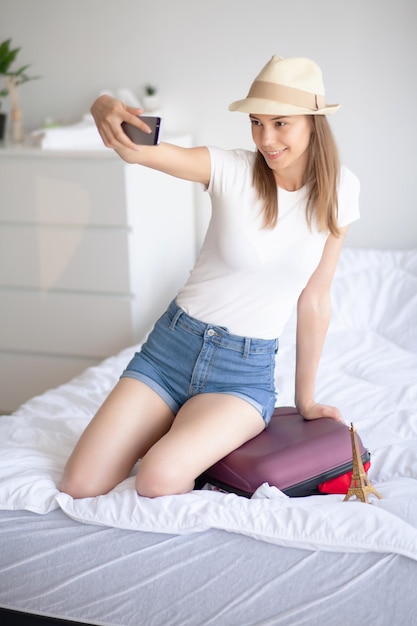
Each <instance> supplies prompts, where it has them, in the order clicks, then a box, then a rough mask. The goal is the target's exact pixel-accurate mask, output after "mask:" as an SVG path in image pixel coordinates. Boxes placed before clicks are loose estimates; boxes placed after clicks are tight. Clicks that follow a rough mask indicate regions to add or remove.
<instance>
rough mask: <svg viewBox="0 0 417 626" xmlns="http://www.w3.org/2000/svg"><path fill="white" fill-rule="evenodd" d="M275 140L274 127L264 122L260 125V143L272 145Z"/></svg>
mask: <svg viewBox="0 0 417 626" xmlns="http://www.w3.org/2000/svg"><path fill="white" fill-rule="evenodd" d="M275 140H276V132H275V129H274V128H273V127H271V126H269V125H268V124H265V125H264V126H263V127H262V132H261V144H262V145H263V146H268V147H269V146H273V145H274V144H275Z"/></svg>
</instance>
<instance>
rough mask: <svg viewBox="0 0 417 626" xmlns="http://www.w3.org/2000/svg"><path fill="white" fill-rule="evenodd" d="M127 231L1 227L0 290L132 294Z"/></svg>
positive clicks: (25, 226)
mask: <svg viewBox="0 0 417 626" xmlns="http://www.w3.org/2000/svg"><path fill="white" fill-rule="evenodd" d="M131 236H132V235H131V233H129V232H128V231H127V230H126V229H122V228H118V229H116V228H113V229H109V228H88V227H84V226H67V227H64V226H35V225H24V224H21V225H19V224H13V225H9V224H7V225H4V224H3V225H0V286H8V287H30V288H38V289H41V290H43V291H49V290H50V289H58V290H73V291H84V292H86V291H89V292H93V293H94V292H95V293H97V292H101V293H116V294H129V293H130V292H131V289H132V286H131V285H130V270H129V237H131Z"/></svg>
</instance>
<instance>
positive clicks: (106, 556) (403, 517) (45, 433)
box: [0, 249, 417, 626]
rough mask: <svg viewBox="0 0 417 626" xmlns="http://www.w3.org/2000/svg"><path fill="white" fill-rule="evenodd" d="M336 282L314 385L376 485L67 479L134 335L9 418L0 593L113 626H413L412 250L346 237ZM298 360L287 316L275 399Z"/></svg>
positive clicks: (416, 399) (282, 395)
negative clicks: (319, 492)
mask: <svg viewBox="0 0 417 626" xmlns="http://www.w3.org/2000/svg"><path fill="white" fill-rule="evenodd" d="M332 295H333V318H332V322H331V325H330V329H329V333H328V336H327V339H326V343H325V347H324V351H323V357H322V360H321V364H320V369H319V373H318V379H317V398H318V399H319V400H321V401H323V402H327V403H331V404H335V405H337V406H339V407H340V408H341V410H342V414H343V416H344V418H345V420H346V422H347V423H349V424H350V423H351V422H353V423H354V424H355V426H356V428H357V430H358V432H359V434H360V436H361V439H362V441H363V442H364V444H365V446H366V447H367V448H368V449H369V451H370V453H371V463H372V465H371V469H370V472H369V477H370V479H371V481H372V482H373V484H374V485H375V487H376V488H377V489H378V491H379V492H380V493H381V494H382V496H383V498H382V499H381V500H378V499H376V498H374V497H372V496H371V497H370V503H369V504H364V503H362V502H360V501H357V500H355V499H352V500H349V502H343V496H339V495H328V496H310V497H307V498H288V497H286V496H285V495H284V494H282V493H281V492H279V490H277V489H275V488H273V487H270V486H269V485H266V484H265V485H261V486H260V488H259V489H258V491H257V492H256V493H255V495H254V497H253V498H252V499H246V498H241V497H239V496H237V495H234V494H223V493H220V492H216V491H210V490H203V491H193V492H191V493H189V494H185V495H183V496H167V497H164V498H157V499H154V500H151V499H147V498H141V497H139V496H138V495H137V494H136V492H135V489H134V477H133V473H132V476H130V477H129V478H127V479H126V480H125V481H124V482H123V483H121V484H120V485H119V486H118V487H116V488H115V489H114V490H113V491H111V492H110V493H109V494H106V495H105V496H100V497H98V498H87V499H84V500H77V501H74V500H72V499H71V498H70V497H69V496H68V495H66V494H61V493H60V492H59V490H58V487H57V485H58V483H59V479H60V476H61V474H62V470H63V467H64V464H65V461H66V459H67V457H68V455H69V454H70V452H71V450H72V448H73V446H74V444H75V442H76V440H77V438H78V437H79V435H80V433H81V432H82V430H83V428H84V427H85V426H86V424H87V423H88V421H89V420H90V419H91V417H92V415H93V414H94V412H95V411H96V409H97V408H98V406H99V405H100V403H101V402H102V401H103V399H104V398H105V397H106V395H107V394H108V392H109V390H110V389H111V388H112V386H113V385H114V384H115V382H116V381H117V379H118V377H119V375H120V373H121V372H122V370H123V368H124V366H125V364H126V362H127V361H128V360H129V358H130V356H131V354H132V352H133V351H134V350H136V349H137V347H138V346H130V347H128V348H127V349H125V350H123V351H122V352H121V353H119V354H118V355H115V356H113V357H111V358H109V359H106V360H105V361H104V362H103V363H101V364H100V365H99V366H97V367H94V368H89V369H88V370H86V371H85V372H83V373H82V374H81V375H80V376H78V377H76V378H75V379H73V380H72V381H69V382H68V383H66V384H65V385H62V386H61V387H59V388H57V389H51V390H49V391H47V392H46V393H45V394H43V395H41V396H38V397H36V398H33V399H31V400H30V401H29V402H27V403H25V404H24V405H23V406H22V407H20V408H19V409H18V411H16V412H15V413H14V414H13V415H11V416H3V417H1V418H0V606H2V607H6V608H9V609H17V610H23V611H28V612H30V613H33V614H36V613H38V614H41V615H53V616H55V617H64V618H66V619H76V620H79V621H81V622H83V621H84V622H87V623H94V624H101V625H104V624H111V625H118V626H124V625H125V624H146V625H147V624H161V625H162V624H181V625H182V624H195V625H199V624H239V625H240V624H248V625H249V624H312V623H317V624H318V623H320V624H335V623H338V624H350V623H353V621H355V620H356V619H358V620H359V619H367V621H368V622H369V623H375V624H391V623H412V619H413V615H414V614H415V610H416V609H417V602H416V600H415V599H414V597H415V594H414V592H413V589H415V587H416V584H417V563H416V562H417V325H416V320H417V251H415V250H405V251H376V250H349V249H346V250H344V251H343V252H342V256H341V260H340V264H339V267H338V270H337V273H336V277H335V280H334V285H333V294H332ZM294 367H295V318H294V317H292V318H291V320H290V321H289V323H288V324H287V327H286V329H285V331H284V334H283V336H282V337H281V340H280V351H279V353H278V356H277V368H276V369H277V374H276V377H277V380H276V382H277V388H278V390H279V397H278V405H280V406H285V405H290V404H291V403H292V398H293V394H294V386H293V377H294ZM365 590H366V591H365ZM369 598H371V600H369ZM376 599H377V601H376ZM400 616H401V619H399V618H400ZM313 619H314V621H312V620H313ZM28 623H29V622H28Z"/></svg>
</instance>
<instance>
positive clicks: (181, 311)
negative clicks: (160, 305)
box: [169, 307, 184, 330]
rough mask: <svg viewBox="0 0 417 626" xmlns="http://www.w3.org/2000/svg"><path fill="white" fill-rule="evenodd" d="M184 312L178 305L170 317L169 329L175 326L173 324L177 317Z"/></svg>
mask: <svg viewBox="0 0 417 626" xmlns="http://www.w3.org/2000/svg"><path fill="white" fill-rule="evenodd" d="M183 313H184V311H183V310H182V309H180V307H178V309H177V312H176V313H175V315H174V317H173V318H172V322H171V324H170V325H169V330H174V328H175V324H176V323H177V321H178V318H179V317H180V316H181V315H182V314H183Z"/></svg>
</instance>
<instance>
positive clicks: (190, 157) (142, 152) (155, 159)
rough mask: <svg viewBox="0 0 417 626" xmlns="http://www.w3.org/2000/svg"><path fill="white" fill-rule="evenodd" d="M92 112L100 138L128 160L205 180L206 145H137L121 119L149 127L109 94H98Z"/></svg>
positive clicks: (207, 174)
mask: <svg viewBox="0 0 417 626" xmlns="http://www.w3.org/2000/svg"><path fill="white" fill-rule="evenodd" d="M91 113H92V115H93V117H94V121H95V123H96V125H97V128H98V130H99V133H100V135H101V138H102V140H103V142H104V144H105V145H106V146H107V147H108V148H113V149H114V150H115V151H116V152H117V154H118V155H119V156H120V157H121V158H122V159H123V160H124V161H126V162H127V163H137V164H138V165H145V166H146V167H151V168H152V169H156V170H160V171H161V172H165V173H166V174H170V175H172V176H176V177H177V178H184V179H186V180H191V181H194V182H199V183H203V184H205V185H207V184H208V182H209V180H210V156H209V152H208V150H207V148H205V147H198V148H183V147H180V146H175V145H173V144H168V143H160V144H159V145H157V146H138V145H137V144H135V143H133V142H132V141H131V140H130V139H129V137H128V136H127V135H126V133H124V132H123V129H122V126H121V125H122V122H129V123H130V124H133V125H134V126H137V127H138V128H141V129H142V130H144V131H147V130H148V131H149V128H148V127H147V126H146V124H145V123H144V122H142V121H141V120H140V119H139V118H138V115H140V114H141V113H143V111H142V109H134V108H132V107H129V106H127V105H125V104H124V103H123V102H121V101H120V100H116V99H114V98H111V97H110V96H105V95H103V96H100V97H99V98H97V100H95V102H94V103H93V105H92V107H91Z"/></svg>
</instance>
